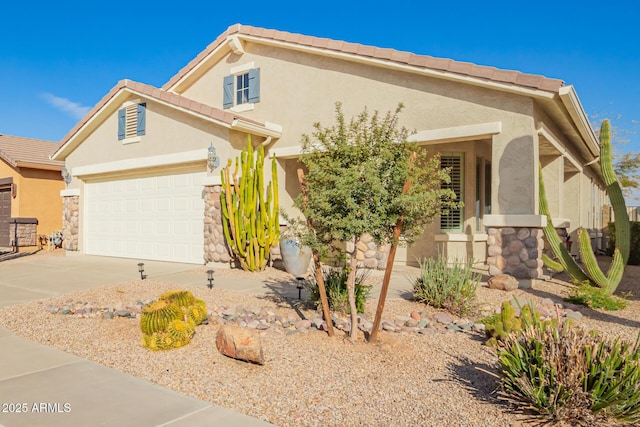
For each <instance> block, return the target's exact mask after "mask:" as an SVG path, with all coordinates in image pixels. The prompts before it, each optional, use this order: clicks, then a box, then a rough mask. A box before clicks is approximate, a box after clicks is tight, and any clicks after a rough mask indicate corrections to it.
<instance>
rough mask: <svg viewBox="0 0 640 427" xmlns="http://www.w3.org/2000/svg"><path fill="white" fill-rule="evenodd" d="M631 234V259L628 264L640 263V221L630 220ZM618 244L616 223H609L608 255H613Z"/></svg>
mask: <svg viewBox="0 0 640 427" xmlns="http://www.w3.org/2000/svg"><path fill="white" fill-rule="evenodd" d="M629 226H630V228H631V230H630V232H631V235H630V236H629V261H628V262H627V264H628V265H640V222H637V221H631V222H629ZM615 245H616V224H615V223H614V222H610V223H609V247H608V248H607V255H609V256H613V249H614V248H615Z"/></svg>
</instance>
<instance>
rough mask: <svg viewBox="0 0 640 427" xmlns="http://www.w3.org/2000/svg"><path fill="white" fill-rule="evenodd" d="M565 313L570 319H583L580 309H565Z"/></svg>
mask: <svg viewBox="0 0 640 427" xmlns="http://www.w3.org/2000/svg"><path fill="white" fill-rule="evenodd" d="M564 315H565V317H566V318H568V319H573V320H580V319H582V313H580V312H579V311H573V310H567V311H565V313H564Z"/></svg>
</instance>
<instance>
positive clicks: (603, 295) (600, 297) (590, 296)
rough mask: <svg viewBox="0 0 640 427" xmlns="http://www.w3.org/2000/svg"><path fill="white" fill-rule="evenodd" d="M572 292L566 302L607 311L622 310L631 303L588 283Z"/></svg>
mask: <svg viewBox="0 0 640 427" xmlns="http://www.w3.org/2000/svg"><path fill="white" fill-rule="evenodd" d="M570 292H571V293H570V295H569V297H567V298H565V301H567V302H570V303H573V304H580V305H584V306H587V307H590V308H602V309H603V310H607V311H615V310H622V309H624V308H625V307H627V306H628V305H629V301H627V300H626V299H624V298H622V297H619V296H616V295H611V293H610V292H609V291H608V290H607V289H605V288H598V287H596V286H592V285H590V284H589V283H588V282H587V283H583V284H581V285H579V286H577V287H575V288H573V289H572V290H571V291H570Z"/></svg>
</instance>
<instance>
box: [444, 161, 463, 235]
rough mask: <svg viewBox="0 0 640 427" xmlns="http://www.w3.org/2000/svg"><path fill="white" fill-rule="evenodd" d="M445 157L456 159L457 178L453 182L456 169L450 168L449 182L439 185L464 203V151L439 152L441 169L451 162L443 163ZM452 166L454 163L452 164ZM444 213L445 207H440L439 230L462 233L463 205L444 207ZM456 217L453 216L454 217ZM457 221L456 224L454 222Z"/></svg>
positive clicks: (448, 165)
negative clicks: (453, 207)
mask: <svg viewBox="0 0 640 427" xmlns="http://www.w3.org/2000/svg"><path fill="white" fill-rule="evenodd" d="M447 159H451V160H453V159H456V160H457V162H458V164H457V167H458V169H459V171H458V172H457V175H458V176H457V179H458V181H457V182H455V181H454V179H455V178H456V176H455V175H456V171H455V169H453V168H452V173H451V174H450V177H451V182H450V183H448V184H447V183H443V184H442V185H441V188H443V189H451V190H453V191H454V192H455V193H456V201H457V202H462V203H463V204H464V201H465V200H464V199H465V197H464V195H465V194H464V192H465V185H464V184H465V182H464V181H465V153H464V152H443V153H440V168H441V169H445V168H449V167H451V166H452V165H451V164H446V165H445V164H443V160H447ZM453 166H454V167H455V166H456V165H453ZM456 187H457V191H456ZM446 211H448V212H446V213H445V209H441V210H440V221H439V226H440V231H441V232H443V233H462V232H464V221H465V218H464V205H463V206H461V207H458V208H455V209H446ZM456 216H457V217H458V218H455V217H456ZM456 222H457V224H455V223H456Z"/></svg>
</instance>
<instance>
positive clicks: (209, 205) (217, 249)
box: [203, 184, 231, 263]
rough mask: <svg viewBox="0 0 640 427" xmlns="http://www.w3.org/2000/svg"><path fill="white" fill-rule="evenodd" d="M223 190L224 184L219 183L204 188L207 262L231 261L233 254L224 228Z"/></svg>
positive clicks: (205, 251) (205, 256)
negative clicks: (221, 203)
mask: <svg viewBox="0 0 640 427" xmlns="http://www.w3.org/2000/svg"><path fill="white" fill-rule="evenodd" d="M221 191H222V186H221V185H219V184H214V185H207V186H205V187H204V190H203V198H204V261H205V263H207V262H229V261H231V254H230V253H229V249H228V248H227V243H226V241H225V238H224V230H223V228H222V207H221V205H220V192H221Z"/></svg>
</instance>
